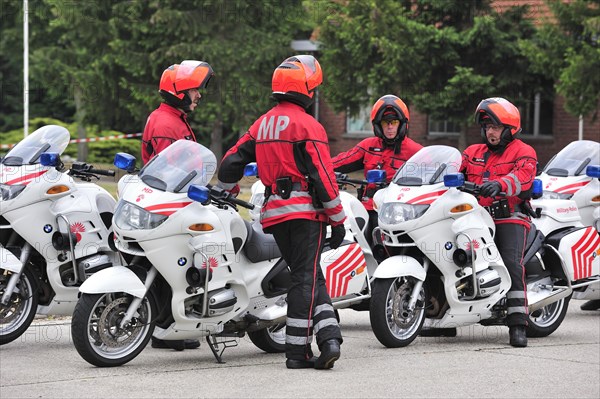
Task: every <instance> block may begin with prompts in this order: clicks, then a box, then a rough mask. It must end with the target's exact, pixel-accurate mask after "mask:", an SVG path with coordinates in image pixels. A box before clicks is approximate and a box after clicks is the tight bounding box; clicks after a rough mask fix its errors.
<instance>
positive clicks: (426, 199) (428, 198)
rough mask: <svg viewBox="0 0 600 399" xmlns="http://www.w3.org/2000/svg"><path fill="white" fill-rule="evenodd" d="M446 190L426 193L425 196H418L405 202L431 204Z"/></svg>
mask: <svg viewBox="0 0 600 399" xmlns="http://www.w3.org/2000/svg"><path fill="white" fill-rule="evenodd" d="M446 191H448V190H447V189H446V190H441V191H435V192H433V193H427V194H423V195H419V196H418V197H415V198H412V199H410V200H408V201H406V203H407V204H417V203H419V204H431V203H432V202H433V201H435V200H436V199H437V198H438V197H439V196H440V195H442V194H444V193H445V192H446Z"/></svg>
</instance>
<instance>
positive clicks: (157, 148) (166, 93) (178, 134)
mask: <svg viewBox="0 0 600 399" xmlns="http://www.w3.org/2000/svg"><path fill="white" fill-rule="evenodd" d="M213 76H214V72H213V69H212V67H211V66H210V65H209V64H208V63H206V62H204V61H194V60H185V61H183V62H181V64H174V65H171V66H170V67H168V68H167V69H165V70H164V71H163V73H162V76H161V78H160V83H159V90H158V92H159V94H160V95H161V97H162V98H163V100H164V103H162V104H160V106H159V107H158V108H157V109H155V110H154V111H153V112H152V113H151V114H150V116H148V119H147V121H146V126H145V128H144V133H143V136H142V161H143V162H144V164H146V163H147V162H148V161H149V160H150V159H151V158H152V157H153V156H154V155H156V154H158V153H159V152H161V151H162V150H164V149H165V148H167V147H168V146H169V145H171V144H172V143H173V142H175V141H177V140H193V141H198V140H197V139H196V135H195V134H194V132H193V131H192V128H191V126H190V124H189V123H188V121H187V114H189V113H191V112H192V111H193V110H194V109H195V108H196V107H197V106H198V102H199V101H200V98H201V97H202V96H201V95H200V92H199V90H200V89H205V88H206V87H207V86H208V82H209V81H210V79H211V78H212V77H213ZM199 346H200V342H199V341H198V340H196V339H186V340H175V341H163V340H160V339H158V338H154V337H152V347H153V348H159V349H166V348H172V349H175V350H179V351H182V350H184V349H194V348H197V347H199Z"/></svg>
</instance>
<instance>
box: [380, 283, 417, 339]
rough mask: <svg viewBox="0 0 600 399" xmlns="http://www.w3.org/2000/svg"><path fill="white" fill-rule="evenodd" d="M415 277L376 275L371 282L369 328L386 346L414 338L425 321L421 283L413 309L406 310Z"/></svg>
mask: <svg viewBox="0 0 600 399" xmlns="http://www.w3.org/2000/svg"><path fill="white" fill-rule="evenodd" d="M417 281H418V280H417V279H415V278H413V277H399V278H389V279H376V280H375V281H374V282H373V285H372V295H371V310H370V318H371V328H372V329H373V333H374V334H375V337H377V339H378V340H379V342H381V343H382V344H383V345H385V346H387V347H388V348H399V347H403V346H407V345H408V344H410V343H411V342H412V341H414V340H415V338H417V336H418V335H419V333H420V332H421V328H422V327H423V322H424V321H425V298H426V297H425V284H423V286H422V287H421V290H420V291H419V294H418V298H417V302H416V305H415V308H414V310H413V311H409V310H408V304H409V301H410V298H411V293H412V291H413V288H414V286H415V284H416V283H417Z"/></svg>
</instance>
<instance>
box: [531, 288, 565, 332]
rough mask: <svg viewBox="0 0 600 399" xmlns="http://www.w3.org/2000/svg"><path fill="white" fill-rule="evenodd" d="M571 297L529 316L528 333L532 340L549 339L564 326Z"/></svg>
mask: <svg viewBox="0 0 600 399" xmlns="http://www.w3.org/2000/svg"><path fill="white" fill-rule="evenodd" d="M570 300H571V296H568V297H566V298H563V299H560V300H558V301H556V302H554V303H551V304H550V305H546V306H544V307H543V308H541V309H538V310H536V311H535V312H531V314H529V315H528V323H527V324H528V326H527V328H526V333H527V336H528V337H531V338H541V337H547V336H548V335H550V334H552V333H553V332H554V331H556V329H557V328H558V327H559V326H560V325H561V324H562V322H563V320H564V319H565V316H566V314H567V309H568V308H569V301H570Z"/></svg>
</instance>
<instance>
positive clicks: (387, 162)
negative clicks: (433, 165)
mask: <svg viewBox="0 0 600 399" xmlns="http://www.w3.org/2000/svg"><path fill="white" fill-rule="evenodd" d="M421 148H423V146H422V145H421V144H419V143H417V142H415V141H414V140H412V139H409V138H408V137H405V138H404V140H402V144H401V146H400V152H399V153H398V154H395V153H394V147H393V146H387V145H385V144H384V142H383V140H382V139H380V138H379V137H369V138H367V139H364V140H363V141H361V142H360V143H358V144H357V145H356V146H354V147H353V148H351V149H350V150H348V151H346V152H342V153H341V154H338V155H337V156H335V157H334V158H333V159H332V161H333V167H334V169H335V171H336V172H342V173H348V172H354V171H357V170H361V169H364V171H365V176H366V174H367V171H369V170H371V169H383V170H385V172H386V176H387V181H388V183H389V182H390V181H391V180H392V178H393V177H394V174H395V173H396V170H398V169H399V168H400V167H401V166H402V165H403V164H404V162H406V161H407V160H408V159H409V158H410V157H412V156H413V155H414V154H415V153H416V152H417V151H419V150H420V149H421ZM368 188H374V185H373V187H368ZM363 204H364V206H365V208H366V209H367V210H372V209H373V199H372V198H369V199H368V200H367V201H365V202H363Z"/></svg>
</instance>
